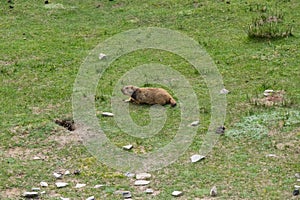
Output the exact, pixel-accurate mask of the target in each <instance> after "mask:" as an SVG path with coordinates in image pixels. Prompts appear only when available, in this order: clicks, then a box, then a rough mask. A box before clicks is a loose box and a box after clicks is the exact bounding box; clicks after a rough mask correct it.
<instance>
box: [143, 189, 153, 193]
mask: <svg viewBox="0 0 300 200" xmlns="http://www.w3.org/2000/svg"><path fill="white" fill-rule="evenodd" d="M145 192H146V194H153V192H154V190H153V189H151V188H148V189H146V190H145Z"/></svg>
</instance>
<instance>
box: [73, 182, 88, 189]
mask: <svg viewBox="0 0 300 200" xmlns="http://www.w3.org/2000/svg"><path fill="white" fill-rule="evenodd" d="M85 186H86V184H84V183H83V184H80V183H77V184H76V186H75V188H83V187H85Z"/></svg>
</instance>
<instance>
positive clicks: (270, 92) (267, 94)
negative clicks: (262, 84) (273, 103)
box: [264, 90, 274, 97]
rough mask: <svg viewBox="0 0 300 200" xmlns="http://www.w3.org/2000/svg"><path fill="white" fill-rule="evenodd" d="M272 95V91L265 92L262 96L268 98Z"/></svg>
mask: <svg viewBox="0 0 300 200" xmlns="http://www.w3.org/2000/svg"><path fill="white" fill-rule="evenodd" d="M273 93H274V90H265V91H264V96H265V97H268V96H270V95H272V94H273Z"/></svg>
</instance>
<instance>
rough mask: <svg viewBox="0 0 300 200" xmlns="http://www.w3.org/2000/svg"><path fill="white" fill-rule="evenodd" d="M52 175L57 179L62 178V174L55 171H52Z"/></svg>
mask: <svg viewBox="0 0 300 200" xmlns="http://www.w3.org/2000/svg"><path fill="white" fill-rule="evenodd" d="M53 176H54V177H55V178H57V179H60V178H62V174H61V173H56V172H54V173H53Z"/></svg>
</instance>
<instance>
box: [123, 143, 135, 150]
mask: <svg viewBox="0 0 300 200" xmlns="http://www.w3.org/2000/svg"><path fill="white" fill-rule="evenodd" d="M132 147H133V145H131V144H129V145H125V146H123V149H125V150H130V149H132Z"/></svg>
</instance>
